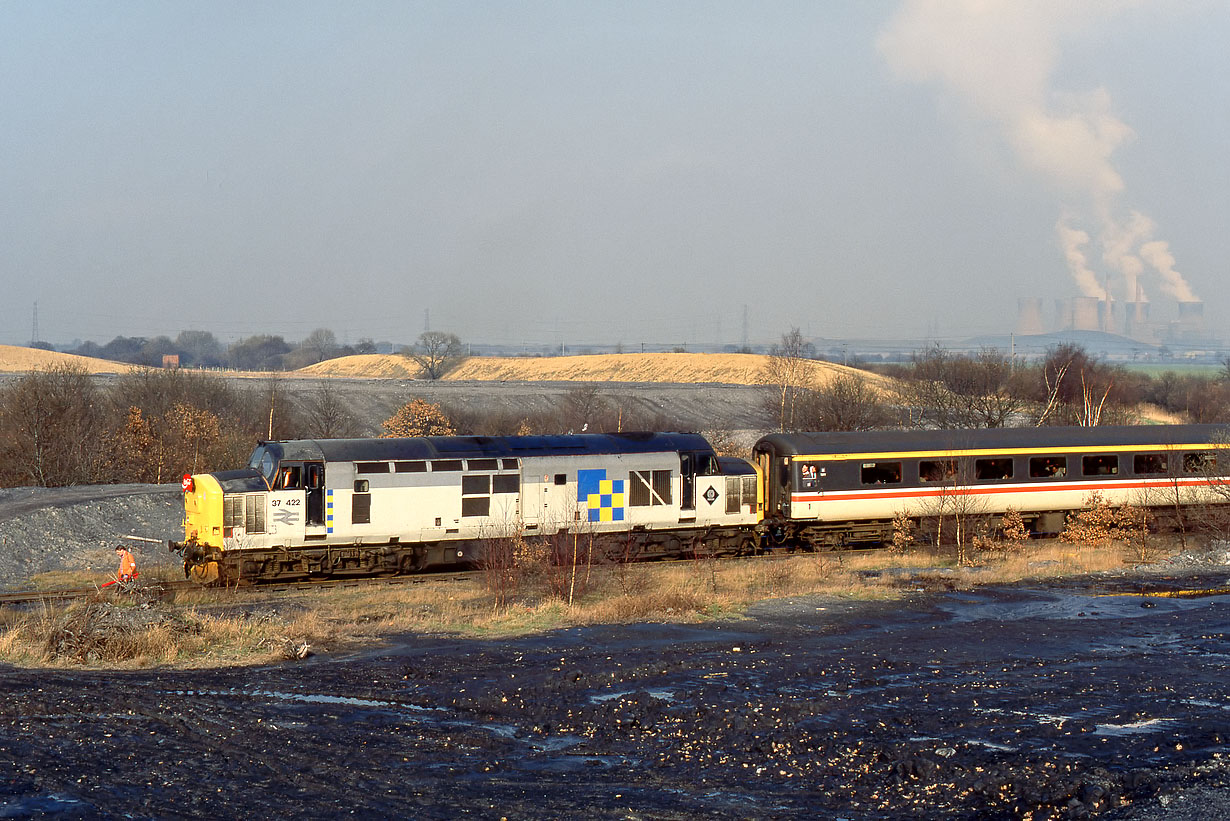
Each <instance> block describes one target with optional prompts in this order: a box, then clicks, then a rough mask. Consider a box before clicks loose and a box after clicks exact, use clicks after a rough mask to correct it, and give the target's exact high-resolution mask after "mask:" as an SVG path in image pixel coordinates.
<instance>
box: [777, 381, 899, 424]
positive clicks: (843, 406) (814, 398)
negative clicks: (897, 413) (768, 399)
mask: <svg viewBox="0 0 1230 821" xmlns="http://www.w3.org/2000/svg"><path fill="white" fill-rule="evenodd" d="M795 405H796V409H795V417H794V419H795V422H796V425H797V427H799V428H800V429H803V430H876V429H877V428H884V427H888V426H889V425H890V424H891V423H892V422H893V413H892V411H891V410H890V408H889V406H888V404H887V403H886V402H885V400H884V397H883V396H882V395H881V393H880V391H879V390H877V389H876V388H875V387H874V386H873V385H871V384H870V382H869V381H868V380H867V379H866V378H865V377H861V376H859V375H857V374H853V373H843V374H838V375H837V376H835V377H833V378H832V379H830V380H829V381H828V382H827V383H825V384H824V385H822V386H820V387H816V388H805V389H804V390H803V391H802V392H801V394H800V395H799V396H798V397H797V398H796V400H795Z"/></svg>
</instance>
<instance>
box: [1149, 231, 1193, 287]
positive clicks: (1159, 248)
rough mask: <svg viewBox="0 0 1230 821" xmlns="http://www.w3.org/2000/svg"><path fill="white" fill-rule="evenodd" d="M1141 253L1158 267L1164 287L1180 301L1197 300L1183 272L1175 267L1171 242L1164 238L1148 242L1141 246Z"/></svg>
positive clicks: (1151, 263)
mask: <svg viewBox="0 0 1230 821" xmlns="http://www.w3.org/2000/svg"><path fill="white" fill-rule="evenodd" d="M1140 255H1141V256H1142V257H1144V258H1145V259H1146V260H1148V261H1149V264H1150V265H1152V266H1153V267H1154V268H1156V269H1157V272H1158V273H1159V274H1161V277H1162V288H1163V289H1164V290H1165V291H1166V293H1168V294H1170V295H1171V296H1173V297H1174V298H1175V299H1177V300H1178V301H1179V302H1195V301H1196V295H1195V294H1194V293H1192V289H1191V288H1190V287H1188V284H1187V282H1186V280H1184V279H1183V276H1182V274H1180V273H1179V272H1178V271H1176V270H1175V269H1174V263H1175V259H1174V256H1173V255H1172V254H1171V253H1170V243H1168V242H1164V241H1163V240H1160V239H1159V240H1155V241H1153V242H1146V243H1145V244H1144V245H1142V246H1140Z"/></svg>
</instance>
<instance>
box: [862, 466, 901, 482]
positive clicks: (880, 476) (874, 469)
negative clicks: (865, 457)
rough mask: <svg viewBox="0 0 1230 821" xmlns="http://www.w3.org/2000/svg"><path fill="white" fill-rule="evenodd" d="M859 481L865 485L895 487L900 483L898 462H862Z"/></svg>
mask: <svg viewBox="0 0 1230 821" xmlns="http://www.w3.org/2000/svg"><path fill="white" fill-rule="evenodd" d="M859 479H860V480H861V481H862V483H863V484H865V485H896V484H900V483H901V463H900V462H863V467H862V470H861V471H860V472H859Z"/></svg>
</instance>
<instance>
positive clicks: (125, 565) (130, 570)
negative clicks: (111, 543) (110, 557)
mask: <svg viewBox="0 0 1230 821" xmlns="http://www.w3.org/2000/svg"><path fill="white" fill-rule="evenodd" d="M115 555H117V556H119V557H120V569H119V571H118V572H117V573H116V574H115V580H116V581H119V582H130V581H132V580H133V579H135V578H136V577H137V560H136V559H134V558H133V557H132V553H131V552H130V551H129V550H128V548H126V547H124V546H123V545H122V544H117V545H116V546H115Z"/></svg>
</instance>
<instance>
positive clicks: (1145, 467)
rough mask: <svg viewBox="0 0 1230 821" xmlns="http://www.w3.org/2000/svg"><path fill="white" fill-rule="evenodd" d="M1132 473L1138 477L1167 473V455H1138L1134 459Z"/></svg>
mask: <svg viewBox="0 0 1230 821" xmlns="http://www.w3.org/2000/svg"><path fill="white" fill-rule="evenodd" d="M1132 472H1133V473H1135V474H1136V475H1138V476H1144V475H1149V474H1154V475H1157V474H1163V473H1165V472H1166V454H1164V453H1138V454H1136V455H1135V456H1133V457H1132Z"/></svg>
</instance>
